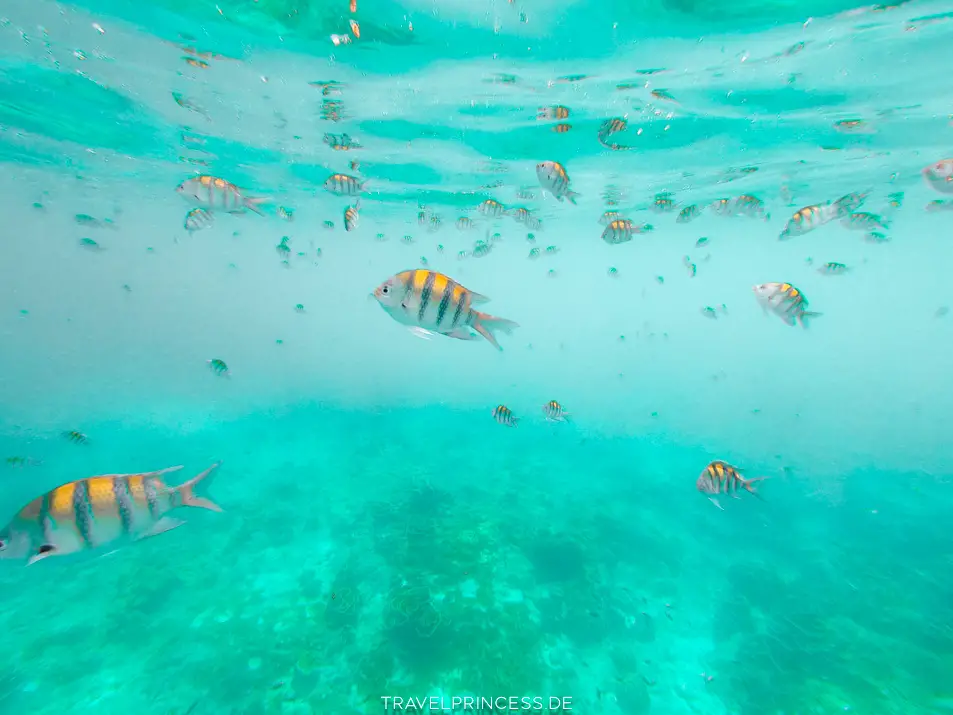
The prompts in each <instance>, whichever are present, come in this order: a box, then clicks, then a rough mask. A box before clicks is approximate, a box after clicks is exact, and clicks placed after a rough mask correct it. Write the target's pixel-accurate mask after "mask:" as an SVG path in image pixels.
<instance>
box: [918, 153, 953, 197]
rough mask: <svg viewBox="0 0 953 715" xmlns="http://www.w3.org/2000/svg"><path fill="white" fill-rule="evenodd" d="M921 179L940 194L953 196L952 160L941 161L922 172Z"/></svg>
mask: <svg viewBox="0 0 953 715" xmlns="http://www.w3.org/2000/svg"><path fill="white" fill-rule="evenodd" d="M923 178H924V179H925V180H926V182H927V183H928V184H929V185H930V186H932V187H933V188H934V189H935V190H936V191H939V192H940V193H941V194H953V159H943V160H941V161H938V162H936V163H935V164H930V166H928V167H926V168H925V169H924V170H923Z"/></svg>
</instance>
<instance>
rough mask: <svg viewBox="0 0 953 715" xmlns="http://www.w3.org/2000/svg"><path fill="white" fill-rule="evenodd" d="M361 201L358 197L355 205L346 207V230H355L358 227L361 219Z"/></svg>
mask: <svg viewBox="0 0 953 715" xmlns="http://www.w3.org/2000/svg"><path fill="white" fill-rule="evenodd" d="M360 210H361V201H360V199H358V201H357V203H356V204H354V205H353V206H348V207H347V208H346V209H344V230H345V231H353V230H354V229H355V228H357V225H358V223H360V221H361V214H360Z"/></svg>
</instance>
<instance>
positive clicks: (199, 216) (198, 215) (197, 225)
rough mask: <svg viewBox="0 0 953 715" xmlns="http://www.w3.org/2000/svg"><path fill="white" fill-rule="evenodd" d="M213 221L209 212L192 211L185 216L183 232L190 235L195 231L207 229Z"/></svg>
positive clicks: (203, 210) (201, 210)
mask: <svg viewBox="0 0 953 715" xmlns="http://www.w3.org/2000/svg"><path fill="white" fill-rule="evenodd" d="M214 221H215V218H214V217H213V216H212V212H211V211H206V210H205V209H192V210H191V211H189V212H188V213H187V214H186V215H185V230H186V231H188V232H189V235H192V234H193V233H195V232H196V231H201V230H202V229H203V228H208V227H209V226H211V225H212V223H213V222H214Z"/></svg>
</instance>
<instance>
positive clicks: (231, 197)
mask: <svg viewBox="0 0 953 715" xmlns="http://www.w3.org/2000/svg"><path fill="white" fill-rule="evenodd" d="M175 191H176V193H178V194H179V195H180V196H182V197H183V198H185V199H188V200H189V201H194V202H195V203H197V204H199V205H200V206H201V207H202V208H205V209H210V210H215V209H220V210H222V211H224V212H225V213H230V214H240V213H245V209H251V210H252V211H254V212H255V213H256V214H258V215H259V216H264V215H265V214H264V213H263V212H262V210H261V208H259V204H263V203H265V202H266V201H270V200H271V199H269V198H267V197H257V198H256V197H252V196H244V195H243V194H242V191H241V189H239V188H238V187H237V186H235V184H232V183H230V182H228V181H225V179H220V178H218V177H217V176H209V175H207V174H203V175H202V176H196V177H194V178H192V179H187V180H185V181H183V182H182V183H181V184H179V185H178V186H177V187H176V189H175Z"/></svg>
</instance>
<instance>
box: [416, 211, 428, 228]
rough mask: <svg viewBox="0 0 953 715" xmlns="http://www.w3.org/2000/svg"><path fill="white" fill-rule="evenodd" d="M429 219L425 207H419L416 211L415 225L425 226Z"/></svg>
mask: <svg viewBox="0 0 953 715" xmlns="http://www.w3.org/2000/svg"><path fill="white" fill-rule="evenodd" d="M429 220H430V212H429V211H428V210H427V209H421V210H420V211H418V212H417V225H418V226H426V225H427V222H428V221H429Z"/></svg>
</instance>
